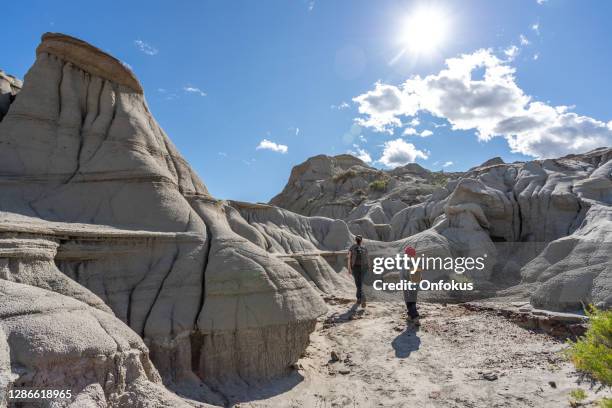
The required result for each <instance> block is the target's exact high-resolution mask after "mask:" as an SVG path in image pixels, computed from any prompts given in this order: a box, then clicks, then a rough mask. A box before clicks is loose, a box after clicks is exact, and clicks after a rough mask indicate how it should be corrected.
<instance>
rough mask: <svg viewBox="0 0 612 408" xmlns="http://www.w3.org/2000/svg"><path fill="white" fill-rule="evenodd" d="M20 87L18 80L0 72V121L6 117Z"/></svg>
mask: <svg viewBox="0 0 612 408" xmlns="http://www.w3.org/2000/svg"><path fill="white" fill-rule="evenodd" d="M22 85H23V84H22V83H21V81H20V80H18V79H17V78H15V77H13V76H10V75H7V74H5V73H4V71H2V70H0V121H1V120H2V118H3V117H4V115H6V112H8V110H9V107H10V106H11V103H12V102H13V100H14V99H15V96H16V95H17V93H19V91H20V90H21V87H22Z"/></svg>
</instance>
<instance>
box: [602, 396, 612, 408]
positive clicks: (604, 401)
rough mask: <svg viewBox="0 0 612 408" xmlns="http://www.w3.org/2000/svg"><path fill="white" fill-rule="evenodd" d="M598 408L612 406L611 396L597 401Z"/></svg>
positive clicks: (610, 407)
mask: <svg viewBox="0 0 612 408" xmlns="http://www.w3.org/2000/svg"><path fill="white" fill-rule="evenodd" d="M599 407H600V408H612V398H604V399H602V400H600V401H599Z"/></svg>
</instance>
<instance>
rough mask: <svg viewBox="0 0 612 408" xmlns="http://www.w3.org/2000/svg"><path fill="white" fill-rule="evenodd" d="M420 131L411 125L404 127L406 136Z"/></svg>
mask: <svg viewBox="0 0 612 408" xmlns="http://www.w3.org/2000/svg"><path fill="white" fill-rule="evenodd" d="M417 133H418V132H417V130H416V129H415V128H412V127H409V128H406V129H404V133H403V134H404V136H412V135H416V134H417Z"/></svg>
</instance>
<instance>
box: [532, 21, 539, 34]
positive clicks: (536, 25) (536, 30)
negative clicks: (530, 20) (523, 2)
mask: <svg viewBox="0 0 612 408" xmlns="http://www.w3.org/2000/svg"><path fill="white" fill-rule="evenodd" d="M531 29H532V30H533V31H534V32H535V33H536V35H540V23H534V24H532V25H531Z"/></svg>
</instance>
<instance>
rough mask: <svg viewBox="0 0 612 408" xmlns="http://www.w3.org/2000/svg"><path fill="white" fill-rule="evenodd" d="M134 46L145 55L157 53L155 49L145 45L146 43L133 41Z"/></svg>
mask: <svg viewBox="0 0 612 408" xmlns="http://www.w3.org/2000/svg"><path fill="white" fill-rule="evenodd" d="M134 44H135V45H136V47H137V48H138V49H139V50H140V51H142V52H143V53H145V54H147V55H157V53H158V52H159V51H158V50H157V48H155V47H153V46H152V45H150V44H147V43H146V42H144V41H142V40H135V41H134Z"/></svg>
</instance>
